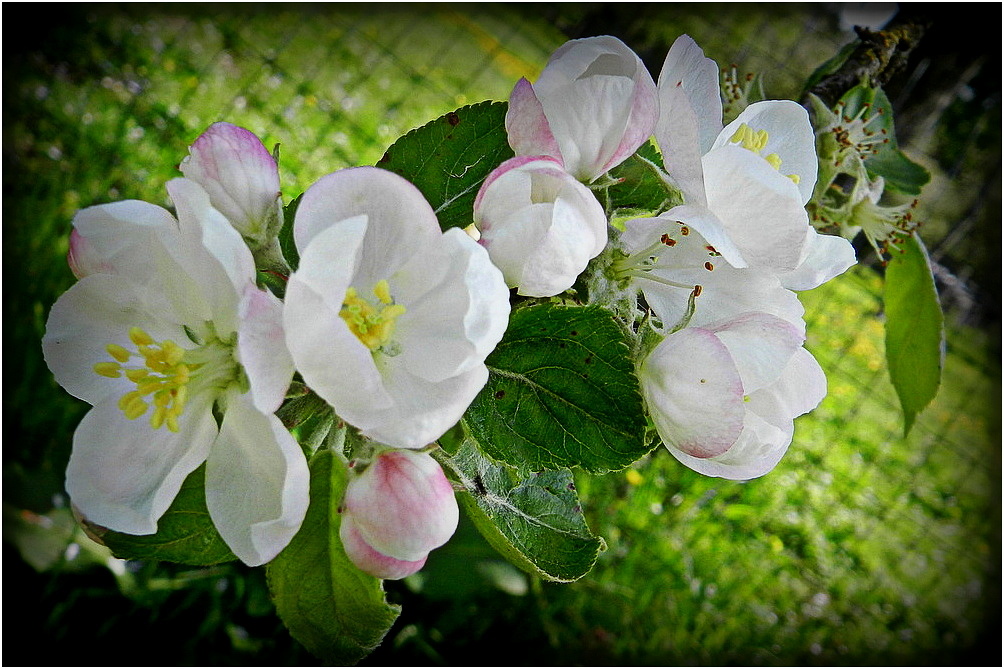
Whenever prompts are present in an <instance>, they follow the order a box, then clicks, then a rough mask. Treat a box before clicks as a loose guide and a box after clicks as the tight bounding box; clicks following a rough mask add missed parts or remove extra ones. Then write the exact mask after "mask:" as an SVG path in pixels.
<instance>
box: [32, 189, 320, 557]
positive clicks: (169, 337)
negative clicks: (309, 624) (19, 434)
mask: <svg viewBox="0 0 1004 669" xmlns="http://www.w3.org/2000/svg"><path fill="white" fill-rule="evenodd" d="M168 192H169V194H170V196H171V199H172V201H173V202H174V205H175V208H176V211H177V219H175V217H174V216H172V215H171V214H170V213H169V212H168V211H166V210H164V209H162V208H161V207H158V206H155V205H152V204H149V203H146V202H140V201H135V200H133V201H124V202H116V203H113V204H107V205H99V206H95V207H90V208H87V209H84V210H82V211H81V212H79V213H78V215H77V216H76V217H75V218H74V221H73V225H74V231H75V244H76V245H77V249H78V251H79V250H80V249H83V248H85V249H86V250H87V253H86V257H87V262H80V258H79V255H80V254H79V253H78V257H77V262H76V265H75V267H74V271H75V273H76V274H77V275H78V277H79V281H78V282H77V283H76V284H75V285H74V286H72V287H71V288H70V289H69V290H68V291H67V292H66V293H65V294H63V295H62V296H61V297H60V298H59V300H57V301H56V303H55V304H54V305H53V307H52V311H51V312H50V314H49V319H48V322H47V323H46V333H45V336H44V338H43V340H42V346H43V351H44V353H45V360H46V363H47V364H48V365H49V368H50V369H51V370H52V372H53V374H54V375H55V377H56V380H57V381H58V382H59V384H60V385H62V386H63V387H64V388H65V389H66V390H67V391H68V392H69V393H70V394H72V395H74V396H75V397H78V398H80V399H82V400H84V401H86V402H88V403H90V404H91V405H93V408H92V409H91V410H90V411H89V412H88V413H87V415H86V416H84V418H83V420H82V421H81V423H80V425H79V426H78V427H77V430H76V432H75V433H74V438H73V450H72V453H71V455H70V461H69V465H68V467H67V472H66V489H67V492H68V493H69V495H70V498H71V500H72V502H73V504H74V505H75V506H76V507H77V508H78V509H79V510H80V512H81V513H82V514H83V516H84V517H85V518H86V519H87V520H88V521H89V522H92V523H95V524H97V525H101V526H104V527H108V528H110V529H113V530H116V531H119V532H125V533H128V534H136V535H145V534H152V533H154V532H156V531H157V521H158V520H159V518H160V517H161V516H162V515H163V513H164V512H165V511H166V510H167V508H168V507H169V506H170V504H171V502H172V501H173V500H174V498H175V496H176V495H177V493H178V490H179V489H180V487H181V484H182V483H183V482H184V480H185V478H186V477H187V476H188V475H189V474H190V473H191V472H192V471H193V470H195V469H196V468H197V467H199V466H200V465H201V464H202V463H206V503H207V506H208V509H209V514H210V516H211V517H212V520H213V523H214V524H215V526H216V528H217V530H218V531H219V533H220V536H221V537H222V538H223V539H224V541H226V543H227V545H228V546H229V547H230V548H231V550H232V551H233V552H234V554H235V555H237V557H238V558H240V559H241V560H242V561H243V562H245V563H247V564H249V565H258V564H262V563H264V562H267V561H269V560H271V559H272V558H273V557H274V556H275V555H276V554H277V553H278V552H279V551H280V550H282V548H283V547H285V545H286V544H287V543H288V542H289V540H290V539H291V538H292V537H293V535H294V534H295V533H296V531H297V530H298V529H299V527H300V524H301V522H302V520H303V516H304V514H305V512H306V508H307V501H308V500H307V495H308V472H307V467H306V461H305V459H304V456H303V453H302V451H301V450H300V447H299V446H298V445H297V443H296V441H295V439H293V437H292V435H290V433H289V432H288V431H287V430H286V429H285V428H284V427H283V426H282V424H281V422H280V421H279V419H278V418H276V416H275V415H274V412H275V411H276V409H278V407H279V405H280V404H281V402H282V400H283V397H284V396H285V392H286V388H287V387H288V385H289V382H290V379H291V378H292V375H293V366H292V359H291V358H290V356H289V353H288V351H287V350H286V348H285V342H284V338H283V333H282V322H281V313H282V311H281V303H280V302H279V301H278V300H277V299H276V298H275V297H274V296H272V295H271V294H270V293H267V292H264V291H262V290H259V289H258V288H257V287H256V285H255V268H254V263H253V261H252V258H251V254H250V251H249V250H248V248H247V246H246V245H245V244H244V242H243V241H242V239H241V237H240V235H239V234H238V233H237V231H236V230H235V229H234V228H233V227H232V226H231V225H230V224H229V222H228V221H227V220H226V218H224V217H223V215H222V214H220V213H219V212H218V211H217V210H215V209H214V208H212V206H211V205H210V203H209V197H208V195H207V194H206V192H205V191H204V190H203V189H202V188H201V187H200V186H199V185H198V184H196V183H195V182H193V181H190V180H188V179H175V180H173V181H171V182H169V183H168ZM71 260H72V257H71ZM217 416H218V417H219V418H217Z"/></svg>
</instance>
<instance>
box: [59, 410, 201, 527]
mask: <svg viewBox="0 0 1004 669" xmlns="http://www.w3.org/2000/svg"><path fill="white" fill-rule="evenodd" d="M178 423H179V428H180V429H179V432H171V431H169V430H167V429H166V428H164V427H161V428H160V429H157V430H155V429H153V428H152V427H151V426H150V419H149V412H148V414H147V415H145V416H140V417H139V418H137V419H135V420H129V419H128V418H126V417H125V415H124V414H123V413H122V411H121V410H120V409H119V408H118V406H117V403H116V402H115V401H114V400H112V401H108V402H105V403H103V404H99V405H98V406H96V407H94V408H93V409H91V410H90V411H89V412H88V413H87V415H85V416H84V418H83V420H81V421H80V424H79V425H78V426H77V430H76V432H74V434H73V450H72V452H71V453H70V461H69V464H68V465H67V468H66V491H67V493H68V494H69V496H70V499H71V500H72V502H73V504H74V506H76V507H77V508H78V509H79V510H80V512H81V513H82V514H83V516H84V517H85V518H87V520H88V521H90V522H92V523H96V524H98V525H101V526H102V527H107V528H110V529H112V530H116V531H118V532H125V533H127V534H140V535H145V534H153V533H154V532H156V531H157V521H158V520H159V519H160V517H161V516H162V515H163V514H164V512H165V511H166V510H167V508H168V507H169V506H170V505H171V502H172V501H174V498H175V497H176V496H177V494H178V491H179V490H180V489H181V484H182V483H183V482H184V480H185V478H186V477H187V476H188V475H189V474H190V473H192V471H194V470H195V469H196V468H197V467H198V466H199V465H200V464H202V463H203V462H204V461H205V459H206V456H207V455H208V454H209V448H210V446H211V444H212V443H213V440H214V439H215V438H216V434H217V428H216V421H215V420H214V419H213V414H212V411H210V410H209V406H207V405H200V404H199V403H197V402H196V401H192V402H190V404H189V405H188V406H187V407H186V409H185V411H184V413H183V414H182V415H181V416H180V417H179V419H178Z"/></svg>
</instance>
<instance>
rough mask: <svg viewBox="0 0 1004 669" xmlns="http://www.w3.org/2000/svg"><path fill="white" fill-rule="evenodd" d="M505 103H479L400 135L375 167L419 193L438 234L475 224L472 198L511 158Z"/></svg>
mask: <svg viewBox="0 0 1004 669" xmlns="http://www.w3.org/2000/svg"><path fill="white" fill-rule="evenodd" d="M508 106H509V105H508V103H505V102H490V101H489V102H481V103H478V104H475V105H469V106H467V107H461V108H460V109H458V110H456V111H453V112H450V113H448V114H445V115H443V116H441V117H439V118H438V119H436V120H435V121H432V122H430V123H427V124H426V125H424V126H422V127H420V128H416V129H415V130H412V131H411V132H409V133H408V134H407V135H405V136H404V137H401V138H400V139H398V140H397V141H396V142H394V144H393V145H391V147H390V148H389V149H387V152H386V153H385V154H384V156H383V158H381V159H380V161H379V162H378V163H377V167H382V168H383V169H386V170H390V171H391V172H394V173H396V174H399V175H400V176H402V177H404V178H405V179H407V180H408V181H410V182H411V183H413V184H415V186H416V187H417V188H418V190H420V191H421V192H422V195H424V196H425V199H426V200H428V201H429V204H431V205H432V208H433V209H434V210H435V212H436V216H437V217H438V218H439V225H440V227H442V229H443V230H446V229H448V228H454V227H461V228H464V227H467V226H468V225H470V224H471V223H472V222H473V221H474V198H475V196H476V195H477V193H478V189H479V188H480V187H481V183H482V182H483V181H484V180H485V177H486V176H488V174H489V173H490V172H491V171H492V170H493V169H495V168H496V167H498V166H499V165H500V164H501V163H502V162H503V161H505V160H507V159H508V158H511V157H512V156H513V152H512V149H511V148H509V139H508V135H507V134H506V130H505V114H506V110H507V109H508Z"/></svg>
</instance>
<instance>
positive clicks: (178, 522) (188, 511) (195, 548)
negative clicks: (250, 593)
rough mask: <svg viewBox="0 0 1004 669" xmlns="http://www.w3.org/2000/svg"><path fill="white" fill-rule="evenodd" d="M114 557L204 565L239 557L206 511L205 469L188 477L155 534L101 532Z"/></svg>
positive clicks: (162, 517)
mask: <svg viewBox="0 0 1004 669" xmlns="http://www.w3.org/2000/svg"><path fill="white" fill-rule="evenodd" d="M98 533H99V534H100V535H101V540H102V541H103V542H104V544H105V545H106V546H108V548H110V549H111V551H112V553H113V554H114V555H115V557H118V558H122V559H125V560H162V561H164V562H179V563H181V564H188V565H195V566H204V565H211V564H219V563H221V562H230V561H232V560H236V559H237V558H236V557H235V556H234V554H233V553H232V552H231V551H230V548H229V547H227V545H226V544H225V543H224V542H223V539H222V538H221V537H220V535H219V532H217V531H216V526H215V525H213V521H212V519H211V518H210V517H209V510H208V509H207V508H206V466H205V465H204V464H203V465H202V466H200V467H199V468H198V469H196V470H195V471H194V472H192V473H191V474H189V475H188V478H186V479H185V482H184V483H183V484H182V485H181V490H180V491H179V492H178V496H177V497H175V498H174V501H173V502H172V503H171V506H170V507H169V508H168V510H167V511H166V512H165V513H164V515H163V516H161V518H160V520H159V521H158V522H157V532H156V534H150V535H146V536H136V535H132V534H123V533H121V532H113V531H111V530H107V531H105V532H104V533H102V532H101V529H98Z"/></svg>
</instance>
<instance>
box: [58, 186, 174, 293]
mask: <svg viewBox="0 0 1004 669" xmlns="http://www.w3.org/2000/svg"><path fill="white" fill-rule="evenodd" d="M73 228H74V232H75V233H76V235H78V236H79V237H80V238H81V239H80V240H79V241H83V242H85V243H86V249H87V256H89V257H90V258H91V260H90V262H89V263H88V264H89V266H91V267H92V268H95V267H103V268H104V269H105V271H106V272H110V273H114V274H120V275H123V276H128V277H130V278H132V279H133V280H134V281H137V282H147V281H150V280H152V277H155V276H158V275H162V274H164V273H166V272H162V271H158V267H160V266H161V265H162V264H164V263H166V264H168V265H169V266H173V265H174V261H173V259H172V258H171V256H170V255H169V254H167V253H166V252H165V251H164V242H163V241H161V236H162V235H167V236H168V238H169V239H170V238H173V237H175V236H177V235H178V223H177V221H175V220H174V217H173V216H171V214H170V212H168V211H167V210H166V209H164V208H163V207H158V206H157V205H153V204H150V203H148V202H141V201H139V200H125V201H122V202H112V203H110V204H100V205H96V206H93V207H87V208H85V209H81V210H80V211H78V212H77V214H76V215H75V216H74V217H73ZM71 239H72V238H71ZM79 241H78V245H79ZM71 250H72V247H71ZM92 271H93V270H92ZM89 273H91V272H89Z"/></svg>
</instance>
